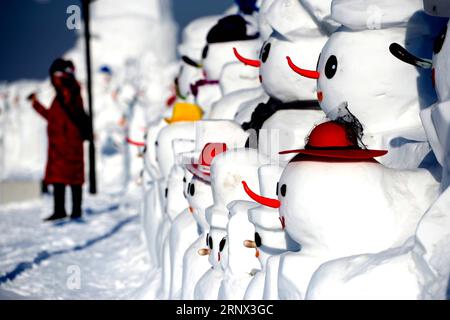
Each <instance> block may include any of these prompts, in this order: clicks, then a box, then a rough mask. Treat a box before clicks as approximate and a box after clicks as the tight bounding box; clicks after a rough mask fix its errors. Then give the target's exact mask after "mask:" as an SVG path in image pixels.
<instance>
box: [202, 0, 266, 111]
mask: <svg viewBox="0 0 450 320" xmlns="http://www.w3.org/2000/svg"><path fill="white" fill-rule="evenodd" d="M273 1H274V0H264V1H261V4H260V6H259V10H258V15H257V16H256V19H257V25H258V30H259V34H260V39H261V40H264V39H267V38H269V36H270V35H271V34H272V32H273V29H272V27H271V26H270V25H269V23H268V22H267V19H266V13H267V11H268V10H269V8H270V6H271V4H272V3H273ZM233 51H234V50H233ZM233 54H234V53H233ZM237 78H239V79H237ZM255 80H256V82H257V85H256V83H255ZM220 84H221V88H222V93H223V98H222V99H220V100H219V101H217V102H215V103H214V104H213V106H212V109H211V112H210V114H209V117H210V118H211V119H234V118H235V116H236V112H237V110H238V109H240V108H241V105H243V104H249V106H250V107H249V108H251V106H256V105H258V104H259V103H262V102H265V101H267V100H268V99H269V97H268V95H267V94H266V93H265V92H264V89H263V88H262V86H261V83H260V81H259V69H258V68H254V66H252V65H250V64H241V63H240V62H236V63H227V64H226V65H225V66H224V69H223V71H222V76H221V80H220ZM253 109H254V107H253Z"/></svg>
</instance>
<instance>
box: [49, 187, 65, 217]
mask: <svg viewBox="0 0 450 320" xmlns="http://www.w3.org/2000/svg"><path fill="white" fill-rule="evenodd" d="M65 196H66V186H65V185H63V184H61V183H55V184H54V185H53V201H54V213H53V214H52V215H51V216H50V217H48V218H46V219H45V220H44V221H55V220H59V219H64V218H66V217H67V214H66V208H65V207H64V203H65Z"/></svg>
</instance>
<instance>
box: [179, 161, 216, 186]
mask: <svg viewBox="0 0 450 320" xmlns="http://www.w3.org/2000/svg"><path fill="white" fill-rule="evenodd" d="M185 167H186V169H187V170H188V171H189V172H190V173H192V174H193V175H194V176H196V177H197V178H199V179H201V180H204V181H205V182H208V183H210V182H211V173H209V172H206V171H203V170H201V169H200V166H199V165H198V164H195V163H189V164H187V165H186V166H185Z"/></svg>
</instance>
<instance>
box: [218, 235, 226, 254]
mask: <svg viewBox="0 0 450 320" xmlns="http://www.w3.org/2000/svg"><path fill="white" fill-rule="evenodd" d="M225 243H227V238H225V237H224V238H223V239H222V240H220V243H219V251H220V252H222V251H223V248H225Z"/></svg>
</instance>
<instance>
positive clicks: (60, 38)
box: [0, 0, 233, 81]
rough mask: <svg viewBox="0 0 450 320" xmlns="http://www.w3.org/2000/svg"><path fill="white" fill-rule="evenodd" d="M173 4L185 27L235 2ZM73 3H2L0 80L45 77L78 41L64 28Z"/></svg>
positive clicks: (21, 0) (46, 0)
mask: <svg viewBox="0 0 450 320" xmlns="http://www.w3.org/2000/svg"><path fill="white" fill-rule="evenodd" d="M172 3H173V13H174V17H175V20H176V21H177V22H178V23H179V24H180V26H181V27H183V26H185V25H186V24H187V23H188V22H189V21H191V20H192V19H195V18H197V17H201V16H204V15H208V14H218V13H221V12H223V11H224V10H225V9H226V8H228V7H229V6H230V5H231V4H232V3H233V0H172ZM72 4H79V0H1V1H0V43H1V44H2V45H1V47H0V81H13V80H17V79H22V78H32V79H42V78H45V77H46V75H47V69H48V66H49V65H50V63H51V62H52V61H53V59H54V58H56V57H58V56H60V55H61V54H63V53H64V52H65V51H66V50H67V49H69V48H71V47H72V46H73V44H74V42H75V39H76V36H75V33H74V32H73V31H70V30H68V29H67V28H66V27H65V23H66V17H67V16H66V13H65V12H66V8H67V7H68V6H69V5H72ZM37 30H38V31H39V32H37Z"/></svg>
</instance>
